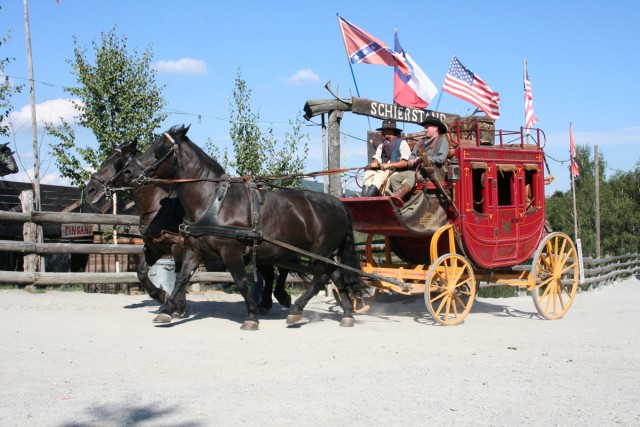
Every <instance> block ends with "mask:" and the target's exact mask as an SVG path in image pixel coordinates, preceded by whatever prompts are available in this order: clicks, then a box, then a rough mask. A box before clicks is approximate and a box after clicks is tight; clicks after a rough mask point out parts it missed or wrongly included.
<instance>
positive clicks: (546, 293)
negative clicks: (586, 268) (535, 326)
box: [531, 232, 580, 319]
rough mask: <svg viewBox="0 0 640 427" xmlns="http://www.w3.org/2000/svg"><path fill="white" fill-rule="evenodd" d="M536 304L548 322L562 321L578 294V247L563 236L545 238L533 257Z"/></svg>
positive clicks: (532, 270) (550, 235) (534, 298)
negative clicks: (549, 320)
mask: <svg viewBox="0 0 640 427" xmlns="http://www.w3.org/2000/svg"><path fill="white" fill-rule="evenodd" d="M531 277H532V278H533V279H534V282H535V284H534V286H533V289H532V290H531V295H532V297H533V303H534V304H535V306H536V309H537V310H538V313H540V314H541V315H542V316H543V317H544V318H545V319H560V318H561V317H562V316H564V314H565V313H566V312H567V310H569V307H571V303H573V299H574V298H575V296H576V292H577V291H578V281H579V278H580V276H579V260H578V253H577V251H576V247H575V246H574V244H573V242H572V241H571V239H570V238H569V236H567V235H566V234H564V233H557V232H556V233H551V234H549V235H547V236H545V238H544V239H542V241H541V242H540V246H539V247H538V250H537V251H536V255H535V257H534V258H533V265H532V266H531Z"/></svg>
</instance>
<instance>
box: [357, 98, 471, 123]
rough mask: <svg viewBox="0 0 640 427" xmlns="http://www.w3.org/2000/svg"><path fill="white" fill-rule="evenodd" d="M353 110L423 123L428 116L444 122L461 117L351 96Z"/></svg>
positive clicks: (400, 120)
mask: <svg viewBox="0 0 640 427" xmlns="http://www.w3.org/2000/svg"><path fill="white" fill-rule="evenodd" d="M351 112H352V113H355V114H360V115H363V116H369V117H377V118H379V119H382V120H385V119H391V120H396V121H399V122H408V123H416V124H420V123H422V122H423V121H424V120H425V119H426V118H427V117H436V118H437V119H439V120H440V121H442V122H443V123H444V122H445V121H447V120H454V119H458V118H460V116H459V115H457V114H449V113H442V112H440V111H435V110H421V109H419V108H410V107H403V106H401V105H396V104H385V103H384V102H378V101H372V100H370V99H366V98H356V97H352V98H351Z"/></svg>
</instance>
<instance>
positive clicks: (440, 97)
mask: <svg viewBox="0 0 640 427" xmlns="http://www.w3.org/2000/svg"><path fill="white" fill-rule="evenodd" d="M441 99H442V88H440V95H438V102H436V109H435V111H438V107H439V106H440V100H441Z"/></svg>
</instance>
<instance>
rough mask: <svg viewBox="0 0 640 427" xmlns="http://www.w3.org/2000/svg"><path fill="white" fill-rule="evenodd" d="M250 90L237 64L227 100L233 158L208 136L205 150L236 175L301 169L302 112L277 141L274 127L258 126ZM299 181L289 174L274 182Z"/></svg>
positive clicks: (281, 173) (304, 142)
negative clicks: (230, 96) (233, 82)
mask: <svg viewBox="0 0 640 427" xmlns="http://www.w3.org/2000/svg"><path fill="white" fill-rule="evenodd" d="M251 93H252V91H251V89H249V88H248V86H247V83H246V82H245V80H244V79H243V78H242V74H241V72H240V69H239V68H238V72H237V75H236V78H235V84H234V89H233V96H232V98H231V99H230V100H229V107H230V122H231V129H230V136H231V140H232V142H233V152H234V155H233V158H232V159H230V157H231V156H229V153H228V151H227V150H226V149H225V150H224V151H223V152H222V153H220V150H219V149H218V147H216V146H215V145H214V144H213V142H212V141H211V140H208V141H207V144H206V150H207V152H208V153H209V154H210V155H211V156H212V157H213V158H215V159H216V160H218V161H219V162H220V163H221V164H222V165H223V167H225V169H227V168H229V167H231V168H234V169H235V172H236V174H238V175H251V176H257V175H270V176H287V175H295V174H298V173H300V172H302V171H303V170H304V162H305V160H306V158H307V155H308V152H309V146H308V141H309V135H308V134H305V133H304V132H303V121H302V114H301V113H300V114H298V116H297V118H296V120H295V121H291V120H289V125H290V126H291V131H288V132H285V135H284V139H283V141H282V143H281V144H279V141H278V140H277V139H276V137H275V136H274V131H273V128H271V127H269V128H267V129H266V130H265V131H261V130H260V127H259V126H258V124H259V122H260V113H259V112H257V113H254V112H253V111H252V109H251ZM300 144H302V147H300ZM299 182H300V179H298V178H296V177H291V178H290V179H283V180H280V181H279V182H276V185H279V186H284V187H295V186H297V185H298V184H299Z"/></svg>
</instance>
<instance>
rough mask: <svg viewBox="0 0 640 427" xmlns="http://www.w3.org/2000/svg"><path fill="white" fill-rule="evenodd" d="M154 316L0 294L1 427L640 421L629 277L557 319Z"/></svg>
mask: <svg viewBox="0 0 640 427" xmlns="http://www.w3.org/2000/svg"><path fill="white" fill-rule="evenodd" d="M188 299H189V314H190V315H189V317H188V318H185V319H182V320H180V321H178V322H175V323H173V324H171V325H169V326H156V325H154V324H152V322H151V320H152V319H153V317H154V316H155V314H154V311H155V310H156V309H157V308H158V306H157V304H156V303H155V302H153V301H152V300H150V299H149V298H148V297H147V296H146V295H121V294H120V295H108V294H88V293H82V292H58V291H48V292H46V293H42V294H30V293H27V292H25V291H21V290H1V291H0V307H1V309H0V425H2V426H94V425H100V426H122V425H131V426H210V425H216V426H237V425H242V424H246V425H265V426H300V425H305V424H306V425H311V426H316V425H317V426H329V425H330V426H335V425H348V426H391V425H393V426H424V425H436V423H440V424H442V425H456V426H485V425H486V426H514V425H544V426H566V425H568V426H577V425H599V426H601V425H614V424H618V425H629V426H632V425H633V426H637V425H640V400H639V399H638V396H640V310H639V309H638V307H639V306H640V281H639V280H638V279H637V278H630V279H627V280H625V281H621V282H618V283H615V284H612V285H609V286H605V287H600V288H598V289H595V290H591V291H589V292H583V293H579V294H578V295H577V296H576V299H575V302H574V304H573V306H572V307H571V309H570V310H569V312H568V314H567V315H566V316H565V318H564V319H561V320H554V321H548V320H543V319H541V318H540V317H539V316H538V315H537V313H536V311H535V308H534V305H533V302H532V300H531V298H529V297H524V296H523V297H516V298H508V299H489V298H480V299H479V300H477V301H476V303H475V304H474V307H473V309H472V311H471V313H470V314H469V316H468V317H467V318H466V321H465V322H464V323H463V324H462V325H459V326H454V327H443V326H439V325H435V324H434V323H433V322H432V321H431V320H430V318H429V316H428V314H427V311H426V307H425V305H424V302H423V300H422V298H419V297H415V298H404V297H397V296H386V297H384V298H382V297H381V298H380V299H379V300H378V302H377V303H376V305H375V306H374V308H373V310H372V312H370V313H368V314H362V315H358V316H357V323H356V326H355V327H353V328H340V327H339V326H338V323H339V311H340V309H339V308H338V307H337V306H336V305H335V301H334V300H333V298H332V297H331V296H325V295H324V294H319V295H318V296H316V297H315V298H313V299H312V300H311V303H310V304H309V306H308V307H307V309H306V310H305V312H304V316H305V321H304V322H303V323H302V324H300V325H299V326H296V327H286V325H285V318H286V312H285V311H283V310H281V308H280V306H279V305H277V304H276V305H274V309H272V312H271V313H270V314H269V315H267V316H264V317H263V318H262V319H261V322H260V330H259V331H257V332H247V331H241V330H240V328H239V327H240V323H241V321H242V320H243V318H244V312H245V308H244V303H243V302H242V301H241V297H240V296H239V295H233V294H231V295H230V294H226V293H224V292H205V293H198V294H196V293H191V294H189V295H188Z"/></svg>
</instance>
